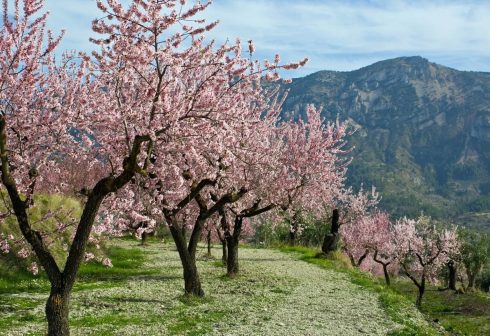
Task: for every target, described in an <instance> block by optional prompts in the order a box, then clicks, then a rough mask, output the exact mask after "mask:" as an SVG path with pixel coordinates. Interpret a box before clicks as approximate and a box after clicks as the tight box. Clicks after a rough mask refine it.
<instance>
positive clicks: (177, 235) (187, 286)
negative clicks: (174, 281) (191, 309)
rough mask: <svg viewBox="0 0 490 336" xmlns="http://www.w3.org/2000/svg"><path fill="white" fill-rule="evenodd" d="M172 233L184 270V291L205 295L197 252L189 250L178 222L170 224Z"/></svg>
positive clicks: (190, 293) (195, 294) (188, 293)
mask: <svg viewBox="0 0 490 336" xmlns="http://www.w3.org/2000/svg"><path fill="white" fill-rule="evenodd" d="M169 229H170V233H171V234H172V237H173V239H174V242H175V246H176V247H177V251H178V252H179V257H180V261H181V263H182V268H183V270H184V292H185V294H186V295H192V296H198V297H202V296H204V291H203V290H202V288H201V280H200V279H199V273H198V271H197V266H196V259H195V254H194V255H193V254H192V253H190V252H189V250H188V248H187V243H186V241H185V238H184V232H183V230H180V229H179V228H177V224H176V222H175V221H174V222H172V225H170V226H169Z"/></svg>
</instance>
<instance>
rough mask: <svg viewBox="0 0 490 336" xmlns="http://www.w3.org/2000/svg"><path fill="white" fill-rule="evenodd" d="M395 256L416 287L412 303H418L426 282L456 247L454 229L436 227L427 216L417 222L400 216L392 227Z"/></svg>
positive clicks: (420, 301) (434, 275)
mask: <svg viewBox="0 0 490 336" xmlns="http://www.w3.org/2000/svg"><path fill="white" fill-rule="evenodd" d="M394 232H395V242H396V255H397V258H398V260H399V262H400V265H401V267H402V269H403V271H404V272H405V274H406V275H407V276H408V278H409V279H410V280H412V282H413V283H414V285H415V286H416V287H417V289H418V294H417V301H416V304H417V306H418V307H420V306H421V304H422V297H423V295H424V292H425V288H426V282H427V281H435V279H437V272H438V271H439V270H440V268H441V267H442V266H443V265H445V264H446V263H447V262H448V261H449V258H450V256H451V255H453V254H455V251H457V250H458V249H459V243H458V239H457V232H456V230H455V229H438V228H437V227H436V226H435V225H434V224H433V223H431V221H430V218H427V217H420V218H419V219H418V220H417V221H415V220H412V219H407V218H403V219H400V220H398V221H397V223H396V224H395V227H394Z"/></svg>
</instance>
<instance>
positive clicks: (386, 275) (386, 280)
mask: <svg viewBox="0 0 490 336" xmlns="http://www.w3.org/2000/svg"><path fill="white" fill-rule="evenodd" d="M381 265H383V274H384V276H385V282H386V286H390V285H391V282H390V273H388V264H381Z"/></svg>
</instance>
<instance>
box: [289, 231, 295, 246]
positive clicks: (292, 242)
mask: <svg viewBox="0 0 490 336" xmlns="http://www.w3.org/2000/svg"><path fill="white" fill-rule="evenodd" d="M293 230H295V229H294V228H293ZM289 244H290V245H291V246H295V245H296V232H295V231H291V230H290V231H289Z"/></svg>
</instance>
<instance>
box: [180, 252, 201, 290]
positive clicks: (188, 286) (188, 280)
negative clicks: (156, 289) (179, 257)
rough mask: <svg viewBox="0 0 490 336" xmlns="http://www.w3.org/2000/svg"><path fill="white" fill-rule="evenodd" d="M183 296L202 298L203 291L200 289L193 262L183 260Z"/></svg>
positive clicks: (199, 281) (197, 274)
mask: <svg viewBox="0 0 490 336" xmlns="http://www.w3.org/2000/svg"><path fill="white" fill-rule="evenodd" d="M182 266H183V268H184V285H185V294H186V295H192V296H198V297H203V296H204V291H203V289H202V287H201V279H199V273H198V272H197V266H196V262H195V261H193V260H183V261H182Z"/></svg>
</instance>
